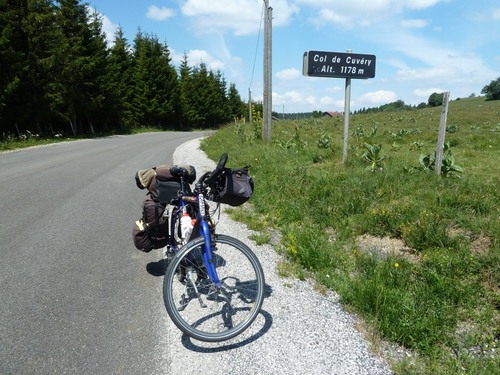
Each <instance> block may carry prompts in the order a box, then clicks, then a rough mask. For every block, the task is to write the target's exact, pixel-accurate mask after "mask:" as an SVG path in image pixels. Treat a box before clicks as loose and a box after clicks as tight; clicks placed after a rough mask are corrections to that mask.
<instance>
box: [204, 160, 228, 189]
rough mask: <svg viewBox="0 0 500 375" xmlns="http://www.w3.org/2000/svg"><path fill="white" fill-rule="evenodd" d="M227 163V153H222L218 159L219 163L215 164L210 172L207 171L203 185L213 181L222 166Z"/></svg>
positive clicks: (221, 169)
mask: <svg viewBox="0 0 500 375" xmlns="http://www.w3.org/2000/svg"><path fill="white" fill-rule="evenodd" d="M226 163H227V154H226V153H223V154H222V155H221V157H220V159H219V163H218V164H217V167H215V169H214V170H213V171H212V172H209V173H208V177H206V181H204V182H205V185H210V184H211V183H212V182H213V181H215V180H216V179H217V178H218V177H219V176H220V174H221V173H222V171H223V170H224V167H225V166H226Z"/></svg>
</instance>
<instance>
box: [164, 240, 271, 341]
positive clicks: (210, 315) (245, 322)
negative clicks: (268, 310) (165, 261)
mask: <svg viewBox="0 0 500 375" xmlns="http://www.w3.org/2000/svg"><path fill="white" fill-rule="evenodd" d="M203 245H204V239H203V238H197V239H194V240H192V241H190V242H188V243H187V244H186V245H185V246H183V247H182V249H181V250H180V251H179V252H178V253H177V254H176V255H175V257H174V258H173V259H172V261H171V262H170V264H169V266H168V268H167V270H166V272H165V277H164V280H163V300H164V303H165V307H166V310H167V313H168V315H169V316H170V319H172V321H173V322H174V324H175V325H176V326H177V327H178V328H179V329H180V330H181V331H182V332H184V333H185V334H186V335H188V336H189V337H192V338H194V339H197V340H200V341H206V342H220V341H226V340H229V339H231V338H233V337H235V336H237V335H239V334H241V333H242V332H243V331H245V330H246V329H247V328H248V327H249V326H250V325H251V324H252V323H253V321H254V320H255V318H257V316H258V314H259V312H260V309H261V307H262V303H263V301H264V286H265V279H264V272H263V270H262V266H261V264H260V262H259V260H258V258H257V256H256V255H255V254H254V253H253V251H252V250H251V249H250V248H249V247H248V246H247V245H245V244H244V243H243V242H241V241H239V240H237V239H236V238H233V237H231V236H227V235H222V234H220V235H215V236H214V238H213V240H212V248H213V249H214V250H213V253H212V254H213V260H214V262H215V266H216V269H217V274H218V276H219V279H220V281H221V287H220V288H219V289H217V290H216V289H215V288H214V286H213V284H212V283H211V282H210V281H209V280H208V277H207V274H206V270H205V267H204V265H203V261H202V260H201V259H202V258H200V257H201V256H202V255H201V253H202V247H203ZM196 290H197V291H198V293H196ZM202 304H204V305H205V306H202Z"/></svg>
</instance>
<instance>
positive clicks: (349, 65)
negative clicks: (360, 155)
mask: <svg viewBox="0 0 500 375" xmlns="http://www.w3.org/2000/svg"><path fill="white" fill-rule="evenodd" d="M376 59H377V58H376V56H375V55H360V54H354V53H352V51H351V50H347V53H342V52H324V51H309V52H305V53H304V58H303V66H302V74H303V75H305V76H308V77H330V78H345V79H346V80H345V99H344V147H343V153H342V162H343V163H345V162H346V161H347V150H348V138H349V115H350V113H351V109H350V106H351V78H357V79H367V78H374V77H375V63H376Z"/></svg>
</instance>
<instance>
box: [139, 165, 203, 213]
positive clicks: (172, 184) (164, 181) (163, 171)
mask: <svg viewBox="0 0 500 375" xmlns="http://www.w3.org/2000/svg"><path fill="white" fill-rule="evenodd" d="M174 167H176V168H173V167H170V166H168V165H159V166H157V167H154V168H149V169H141V170H139V171H137V173H136V175H135V182H136V185H137V187H138V188H139V189H148V191H149V192H150V193H151V195H152V197H153V199H154V200H156V201H158V202H160V203H165V204H168V203H170V201H171V200H172V199H175V198H177V196H178V192H179V190H181V180H180V177H179V176H177V175H175V174H173V173H172V170H179V167H183V168H185V169H187V170H188V172H189V174H188V176H187V181H185V182H186V183H187V184H186V186H184V189H185V190H188V191H190V189H189V184H191V183H193V182H194V181H195V180H196V170H195V168H194V167H193V166H192V165H186V166H177V165H176V166H174Z"/></svg>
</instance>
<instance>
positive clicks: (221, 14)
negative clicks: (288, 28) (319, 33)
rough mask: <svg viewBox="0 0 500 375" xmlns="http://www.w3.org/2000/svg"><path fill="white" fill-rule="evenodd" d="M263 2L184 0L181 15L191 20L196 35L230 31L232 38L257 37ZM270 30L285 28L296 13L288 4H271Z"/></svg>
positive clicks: (277, 1) (278, 1)
mask: <svg viewBox="0 0 500 375" xmlns="http://www.w3.org/2000/svg"><path fill="white" fill-rule="evenodd" d="M262 8H263V2H262V1H255V0H216V1H206V0H187V1H186V2H185V4H184V5H182V7H181V10H182V13H183V14H184V15H185V16H187V17H190V18H191V19H192V20H193V22H192V27H193V28H194V29H195V30H197V31H198V32H199V33H218V32H222V31H225V30H231V31H233V32H234V34H235V35H249V34H253V33H256V32H257V31H258V30H259V28H260V27H263V26H261V16H262ZM272 8H273V10H274V11H273V27H279V26H283V25H287V24H288V23H289V22H290V19H291V17H292V16H293V15H294V14H295V13H297V12H298V11H299V9H298V7H297V6H295V5H293V4H288V1H287V0H275V1H274V2H272Z"/></svg>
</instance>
